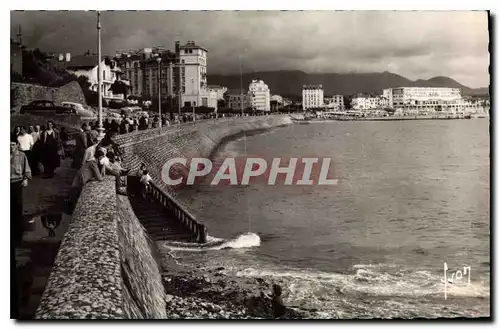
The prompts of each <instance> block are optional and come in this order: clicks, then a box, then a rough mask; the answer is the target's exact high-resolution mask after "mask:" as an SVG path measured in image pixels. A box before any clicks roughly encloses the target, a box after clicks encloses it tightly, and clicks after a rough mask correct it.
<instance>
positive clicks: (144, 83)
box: [116, 41, 224, 109]
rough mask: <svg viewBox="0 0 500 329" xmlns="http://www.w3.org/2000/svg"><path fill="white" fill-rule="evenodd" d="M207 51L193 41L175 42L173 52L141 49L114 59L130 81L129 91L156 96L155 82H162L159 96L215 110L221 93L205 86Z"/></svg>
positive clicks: (156, 84)
mask: <svg viewBox="0 0 500 329" xmlns="http://www.w3.org/2000/svg"><path fill="white" fill-rule="evenodd" d="M207 53H208V50H207V49H206V48H204V47H202V46H199V45H196V43H195V42H194V41H188V42H187V43H186V44H184V45H181V44H180V42H179V41H176V42H175V51H174V52H172V51H170V50H166V49H165V48H163V47H155V48H144V49H141V50H138V51H129V52H126V53H119V54H117V56H116V58H117V59H118V62H119V64H120V67H121V68H122V69H123V72H124V73H125V75H126V76H127V78H128V79H129V80H130V85H131V88H132V94H134V95H137V96H150V97H153V96H158V90H159V86H158V81H161V95H162V98H171V99H172V100H173V102H172V104H174V103H175V104H176V106H179V104H180V106H181V107H193V106H194V107H198V106H207V107H213V108H215V109H217V100H218V99H219V97H222V95H223V93H224V92H221V90H219V89H218V88H209V87H208V84H207ZM159 58H160V62H159V63H158V59H159ZM158 72H161V74H160V76H158ZM221 89H223V87H221Z"/></svg>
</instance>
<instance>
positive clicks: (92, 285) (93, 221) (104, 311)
mask: <svg viewBox="0 0 500 329" xmlns="http://www.w3.org/2000/svg"><path fill="white" fill-rule="evenodd" d="M153 254H154V252H153V250H152V244H151V241H150V239H149V237H148V236H147V233H146V232H145V231H144V228H143V227H142V226H141V224H140V223H139V221H138V219H137V218H136V217H135V215H134V213H133V211H132V209H131V207H130V204H129V203H128V198H127V197H122V196H118V195H116V191H115V183H114V178H111V177H107V178H106V180H105V181H103V182H90V183H88V184H87V185H86V186H85V187H84V189H83V191H82V194H81V196H80V199H79V201H78V204H77V207H76V209H75V212H74V214H73V217H72V219H71V223H70V225H69V228H68V231H67V233H66V235H65V237H64V239H63V241H62V243H61V247H60V249H59V253H58V255H57V257H56V260H55V262H54V267H53V270H52V273H51V274H50V277H49V280H48V282H47V286H46V288H45V291H44V293H43V296H42V299H41V302H40V305H39V307H38V310H37V314H36V317H37V318H39V319H85V318H91V319H127V318H128V319H130V318H139V319H141V318H164V317H165V314H166V311H165V299H164V290H163V285H162V282H161V276H160V269H159V266H158V264H157V262H156V260H155V259H154V257H153Z"/></svg>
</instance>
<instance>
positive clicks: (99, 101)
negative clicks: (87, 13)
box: [97, 11, 104, 139]
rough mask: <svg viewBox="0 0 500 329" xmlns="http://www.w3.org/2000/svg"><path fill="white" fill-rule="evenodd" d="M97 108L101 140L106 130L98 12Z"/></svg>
mask: <svg viewBox="0 0 500 329" xmlns="http://www.w3.org/2000/svg"><path fill="white" fill-rule="evenodd" d="M97 57H98V58H97V61H98V62H97V108H98V110H99V128H97V131H98V132H99V139H102V138H103V137H104V128H103V127H102V96H101V88H102V76H101V75H102V72H101V12H100V11H98V12H97Z"/></svg>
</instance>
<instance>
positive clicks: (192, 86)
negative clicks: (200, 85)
mask: <svg viewBox="0 0 500 329" xmlns="http://www.w3.org/2000/svg"><path fill="white" fill-rule="evenodd" d="M191 90H192V91H193V94H194V78H191ZM192 105H193V122H195V121H196V118H195V113H194V102H193V104H192Z"/></svg>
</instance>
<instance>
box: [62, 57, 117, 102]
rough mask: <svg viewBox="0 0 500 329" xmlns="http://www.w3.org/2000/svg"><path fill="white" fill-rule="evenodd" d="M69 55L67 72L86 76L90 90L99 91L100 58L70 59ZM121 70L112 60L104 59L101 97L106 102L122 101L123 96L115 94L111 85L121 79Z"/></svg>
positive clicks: (102, 63)
mask: <svg viewBox="0 0 500 329" xmlns="http://www.w3.org/2000/svg"><path fill="white" fill-rule="evenodd" d="M69 56H70V55H69V54H68V55H67V57H68V58H67V63H66V70H67V71H68V72H71V73H73V74H75V75H76V76H86V77H87V78H88V80H89V83H90V90H92V91H95V92H97V91H98V65H97V62H98V57H97V56H95V55H77V56H74V57H72V58H71V57H69ZM120 72H121V70H120V68H119V67H118V65H116V62H115V61H113V60H110V59H103V60H102V62H101V78H102V84H101V95H102V97H103V98H104V99H106V100H122V99H124V95H123V94H117V95H115V94H113V92H112V91H111V90H110V88H111V85H112V84H113V83H114V82H115V81H116V80H118V79H119V75H120Z"/></svg>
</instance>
